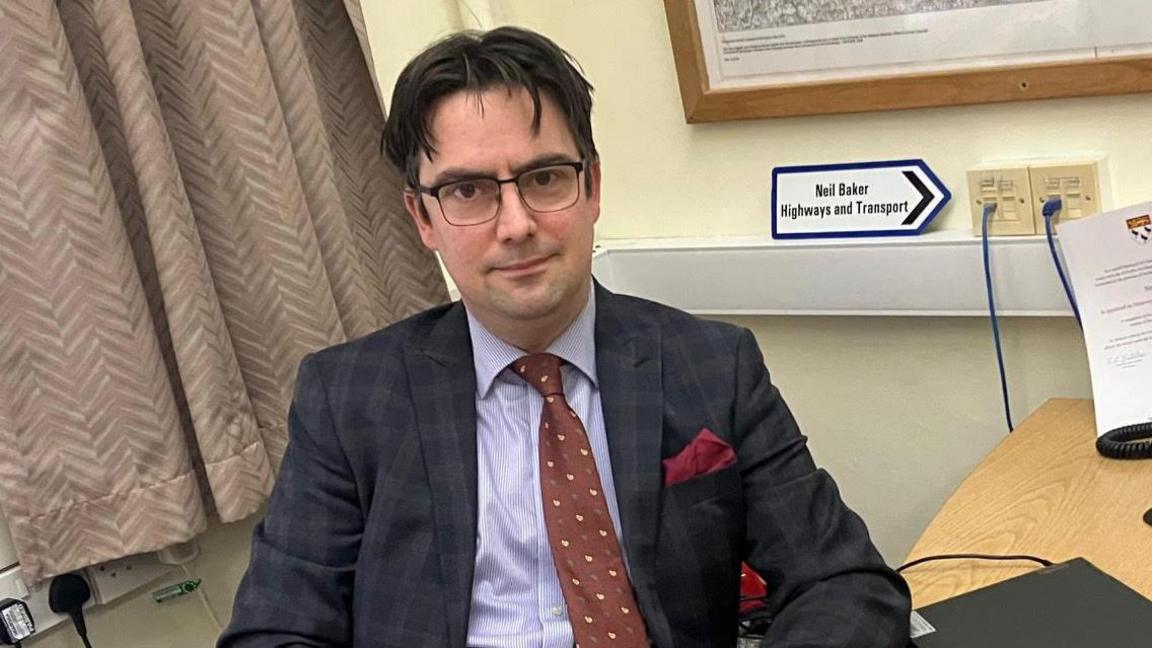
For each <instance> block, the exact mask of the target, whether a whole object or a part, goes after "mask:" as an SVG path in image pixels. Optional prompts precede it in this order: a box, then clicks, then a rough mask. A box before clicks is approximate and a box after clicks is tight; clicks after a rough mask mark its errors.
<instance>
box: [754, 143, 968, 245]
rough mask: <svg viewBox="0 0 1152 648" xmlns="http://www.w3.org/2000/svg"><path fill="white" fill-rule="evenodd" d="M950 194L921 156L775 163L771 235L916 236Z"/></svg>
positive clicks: (950, 196) (814, 236)
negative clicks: (910, 158)
mask: <svg viewBox="0 0 1152 648" xmlns="http://www.w3.org/2000/svg"><path fill="white" fill-rule="evenodd" d="M951 198H952V194H951V192H949V191H948V189H947V187H945V186H944V184H943V183H942V182H940V178H938V177H936V174H935V173H932V170H931V169H929V168H928V165H927V164H925V163H924V161H923V160H892V161H887V162H857V163H852V164H824V165H809V166H792V167H777V168H776V169H774V170H773V171H772V237H773V238H780V239H787V238H821V237H844V236H911V235H916V234H919V233H921V232H923V231H924V228H925V227H927V226H928V224H929V223H931V222H932V219H934V218H936V215H937V214H939V213H940V210H941V209H943V207H944V205H945V204H947V202H948V201H949V200H951Z"/></svg>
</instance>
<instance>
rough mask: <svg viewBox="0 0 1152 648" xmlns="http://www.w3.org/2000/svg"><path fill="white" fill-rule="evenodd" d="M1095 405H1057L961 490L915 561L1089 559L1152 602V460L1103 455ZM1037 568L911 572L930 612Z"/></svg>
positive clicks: (917, 596)
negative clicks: (956, 556) (959, 556)
mask: <svg viewBox="0 0 1152 648" xmlns="http://www.w3.org/2000/svg"><path fill="white" fill-rule="evenodd" d="M1095 439H1096V425H1095V422H1094V420H1093V414H1092V401H1088V400H1069V399H1053V400H1050V401H1048V402H1047V403H1045V404H1044V405H1043V406H1042V407H1041V408H1040V409H1038V410H1036V412H1034V413H1033V414H1032V415H1031V416H1029V417H1028V419H1027V420H1025V421H1024V422H1022V423H1020V424H1019V425H1018V426H1017V427H1016V432H1015V433H1013V434H1011V435H1009V436H1008V437H1007V438H1005V439H1004V441H1002V442H1001V443H1000V445H999V446H997V447H996V449H995V450H993V451H992V452H991V453H990V454H989V455H988V456H987V457H985V458H984V460H983V461H981V462H980V465H979V466H977V467H976V469H975V470H973V471H972V474H971V475H969V476H968V478H967V479H965V480H964V483H962V484H960V487H959V488H958V489H956V492H955V493H953V494H952V497H950V498H948V501H947V502H946V503H945V504H944V507H943V508H942V509H940V512H939V513H937V514H936V518H935V519H933V520H932V523H931V524H929V525H928V528H927V529H926V530H925V531H924V534H923V535H921V536H920V539H919V540H918V541H917V542H916V546H915V547H913V548H912V552H911V553H910V554H908V560H909V561H910V560H914V559H916V558H920V557H923V556H930V555H934V554H944V553H984V554H1029V555H1033V556H1038V557H1040V558H1047V559H1048V560H1051V561H1053V562H1062V561H1064V560H1068V559H1070V558H1076V557H1078V556H1082V557H1084V558H1087V559H1088V560H1090V561H1091V562H1092V563H1094V564H1095V565H1096V566H1097V567H1100V568H1101V569H1103V570H1104V571H1106V572H1108V573H1109V574H1111V575H1112V576H1114V577H1116V578H1117V579H1118V580H1120V581H1122V582H1124V583H1125V584H1127V585H1128V586H1129V587H1131V588H1133V589H1135V590H1136V591H1138V592H1140V593H1141V594H1143V595H1144V596H1145V597H1148V598H1152V526H1149V525H1147V524H1145V523H1144V521H1143V516H1144V512H1145V511H1147V510H1148V509H1149V508H1152V460H1144V461H1117V460H1114V459H1105V458H1103V457H1101V456H1100V455H1098V454H1097V453H1096V448H1095V445H1094V444H1095ZM957 442H958V443H962V442H963V440H962V439H957ZM1036 567H1038V565H1036V564H1035V563H1032V562H1021V563H1015V562H1012V563H1000V562H990V561H957V560H944V561H936V562H930V563H925V564H922V565H918V566H916V567H912V568H910V569H909V570H907V571H905V572H904V576H905V578H907V580H908V584H909V586H910V587H911V588H912V604H913V606H914V607H921V606H924V605H929V604H931V603H935V602H936V601H940V600H942V599H946V598H950V597H952V596H956V595H957V594H963V593H964V592H968V591H971V590H974V589H978V588H980V587H984V586H986V585H991V584H993V583H996V582H999V581H1002V580H1004V579H1007V578H1011V577H1013V576H1019V575H1021V574H1024V573H1027V572H1028V571H1030V570H1032V569H1035V568H1036Z"/></svg>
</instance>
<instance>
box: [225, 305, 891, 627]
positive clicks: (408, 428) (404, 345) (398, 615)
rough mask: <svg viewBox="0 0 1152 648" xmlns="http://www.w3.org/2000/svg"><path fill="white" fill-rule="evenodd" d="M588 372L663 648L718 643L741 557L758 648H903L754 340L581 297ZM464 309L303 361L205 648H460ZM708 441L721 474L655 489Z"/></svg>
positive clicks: (467, 429) (862, 538)
mask: <svg viewBox="0 0 1152 648" xmlns="http://www.w3.org/2000/svg"><path fill="white" fill-rule="evenodd" d="M596 298H597V308H596V325H595V331H596V362H597V372H598V374H599V380H600V392H601V400H602V405H603V409H604V421H605V425H606V428H607V433H608V443H609V446H610V454H611V462H612V471H613V476H614V479H615V483H616V495H617V499H618V502H619V505H620V514H621V524H622V527H623V529H622V532H623V546H624V549H625V552H626V554H627V558H628V564H629V566H630V569H631V576H632V582H633V585H634V587H635V589H636V594H637V600H638V605H639V606H640V609H641V612H642V613H643V615H644V619H645V621H646V623H647V624H648V627H649V633H650V636H651V638H652V641H653V643H654V644H655V645H657V646H660V647H661V648H673V647H674V648H696V647H699V648H704V647H709V648H712V647H717V646H734V645H735V643H736V628H737V610H738V605H739V600H738V597H739V578H740V562H741V560H743V559H747V561H748V563H749V564H751V565H752V566H753V567H754V568H755V569H756V570H758V571H759V572H760V573H761V574H762V575H763V576H764V578H765V579H766V580H767V581H768V589H769V596H770V599H769V607H770V609H771V611H772V612H773V614H774V615H775V622H774V623H773V624H772V626H771V631H770V633H769V635H768V637H767V639H766V641H765V642H764V645H765V646H772V647H774V648H799V647H801V646H803V647H805V648H816V647H829V648H831V647H837V648H849V647H852V648H885V647H888V646H891V647H899V648H903V647H904V646H905V645H906V643H907V638H908V612H909V596H908V590H907V587H906V585H905V584H904V582H903V580H902V579H901V578H900V577H899V576H897V575H896V574H895V573H893V572H892V571H891V570H890V569H889V568H888V567H887V566H886V565H885V564H884V562H883V560H882V559H881V557H880V556H879V554H878V553H877V551H876V550H875V548H874V547H873V545H872V543H871V541H870V539H869V536H868V531H867V529H866V528H865V526H864V523H863V522H862V521H861V520H860V518H859V517H858V516H856V515H855V514H854V513H853V512H852V511H850V510H849V509H848V508H847V507H846V506H845V505H844V503H843V502H842V501H841V499H840V496H839V493H838V491H837V489H836V486H835V484H834V483H833V481H832V479H831V478H830V477H829V476H828V474H827V473H826V472H824V471H823V470H820V469H818V468H817V467H816V466H815V465H814V463H813V461H812V458H811V456H810V455H809V453H808V450H807V446H806V442H805V437H804V436H802V435H801V434H800V432H799V430H798V429H797V427H796V424H795V422H794V420H793V418H792V415H791V413H790V412H789V411H788V408H787V406H786V405H785V404H784V401H783V400H782V399H781V397H780V395H779V393H778V391H777V390H776V388H775V387H774V386H773V385H772V384H771V382H770V381H769V376H768V372H767V370H766V369H765V367H764V362H763V358H762V357H761V355H760V352H759V349H758V347H757V344H756V341H755V339H754V338H753V336H752V334H751V333H750V332H749V331H747V330H745V329H740V328H737V327H734V326H731V325H728V324H723V323H718V322H709V321H705V320H700V319H697V318H695V317H692V316H690V315H687V314H685V313H683V312H680V311H677V310H674V309H671V308H668V307H665V306H661V305H658V304H654V303H652V302H648V301H644V300H640V299H636V298H632V297H625V296H620V295H614V294H612V293H610V292H608V291H606V290H604V289H603V288H602V287H600V286H599V285H598V284H597V286H596ZM475 392H476V381H475V372H474V369H473V362H472V349H471V341H470V338H469V335H468V323H467V319H466V317H465V313H464V308H463V307H462V306H461V305H460V304H459V303H457V304H453V305H449V306H444V307H440V308H437V309H433V310H430V311H426V312H424V313H422V314H420V315H417V316H415V317H413V318H410V319H408V320H405V321H403V322H400V323H398V324H395V325H393V326H391V327H388V328H386V329H384V330H382V331H379V332H377V333H375V334H373V335H370V336H368V337H366V338H363V339H360V340H356V341H353V342H349V343H347V344H343V345H340V346H336V347H333V348H330V349H326V350H324V351H321V352H319V353H316V354H314V355H312V356H309V357H308V358H306V359H305V360H304V362H303V363H302V364H301V366H300V371H299V378H298V384H297V391H296V398H295V402H294V404H293V406H292V410H291V413H290V421H289V425H290V432H289V434H290V441H289V445H288V449H287V452H286V455H285V457H284V462H283V465H282V467H281V472H280V477H279V479H278V481H277V484H276V487H275V490H274V492H273V494H272V497H271V499H270V501H269V505H268V510H267V514H266V517H265V519H264V520H263V521H262V522H261V523H260V524H259V526H258V527H257V528H256V532H255V534H254V538H253V543H252V557H251V564H250V566H249V568H248V572H247V574H246V575H245V576H244V579H243V581H242V583H241V585H240V589H239V591H238V592H237V597H236V603H235V608H234V612H233V617H232V622H231V625H230V626H229V628H228V629H227V630H226V632H225V633H224V635H223V637H221V640H220V643H219V646H220V647H221V648H248V647H261V648H263V647H268V646H356V647H368V646H372V647H375V646H395V647H397V648H400V647H402V648H422V647H427V648H434V647H435V648H440V647H453V648H464V646H465V644H466V641H467V634H468V628H467V625H468V616H469V607H470V603H471V589H472V575H473V564H474V558H475V537H476V479H477V477H476V470H477V468H476V408H475ZM703 427H707V428H709V429H710V430H712V431H713V432H714V433H715V434H717V435H718V436H720V437H721V438H722V439H724V440H726V441H727V442H728V443H729V444H730V445H731V446H732V447H733V449H735V451H736V453H737V455H738V457H739V459H738V461H737V463H736V464H734V465H732V466H731V467H729V468H726V469H724V470H721V471H719V472H715V473H711V474H708V475H705V476H703V477H697V478H693V479H690V480H688V481H685V482H682V483H679V484H675V485H672V486H669V487H663V486H662V483H663V482H662V475H661V460H662V459H664V458H666V457H671V456H673V455H675V454H676V453H677V452H679V451H680V450H681V449H682V448H683V447H684V446H685V445H687V444H688V443H689V442H690V441H691V440H692V439H693V438H694V437H695V436H696V434H697V433H698V432H699V431H700V429H701V428H703Z"/></svg>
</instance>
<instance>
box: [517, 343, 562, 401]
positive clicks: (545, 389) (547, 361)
mask: <svg viewBox="0 0 1152 648" xmlns="http://www.w3.org/2000/svg"><path fill="white" fill-rule="evenodd" d="M512 370H513V371H515V372H516V375H517V376H520V377H521V378H523V379H524V380H525V381H527V383H528V384H529V385H532V386H533V387H534V388H535V389H536V391H538V392H540V395H541V396H551V395H554V394H560V395H561V396H563V395H564V383H563V382H561V379H560V358H559V356H555V355H552V354H551V353H533V354H532V355H526V356H524V357H523V358H520V359H519V360H517V361H515V362H513V363H512Z"/></svg>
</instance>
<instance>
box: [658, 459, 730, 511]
mask: <svg viewBox="0 0 1152 648" xmlns="http://www.w3.org/2000/svg"><path fill="white" fill-rule="evenodd" d="M664 495H665V498H666V500H667V502H668V504H671V505H674V506H676V507H693V506H696V505H697V504H702V503H705V502H708V501H709V500H715V499H725V498H729V497H739V496H740V467H739V466H738V465H737V464H732V465H731V466H727V467H725V468H721V469H720V470H717V471H716V472H711V473H708V474H706V475H700V476H698V477H693V478H691V479H687V480H684V481H682V482H680V483H678V484H672V485H671V486H667V487H665V489H664Z"/></svg>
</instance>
